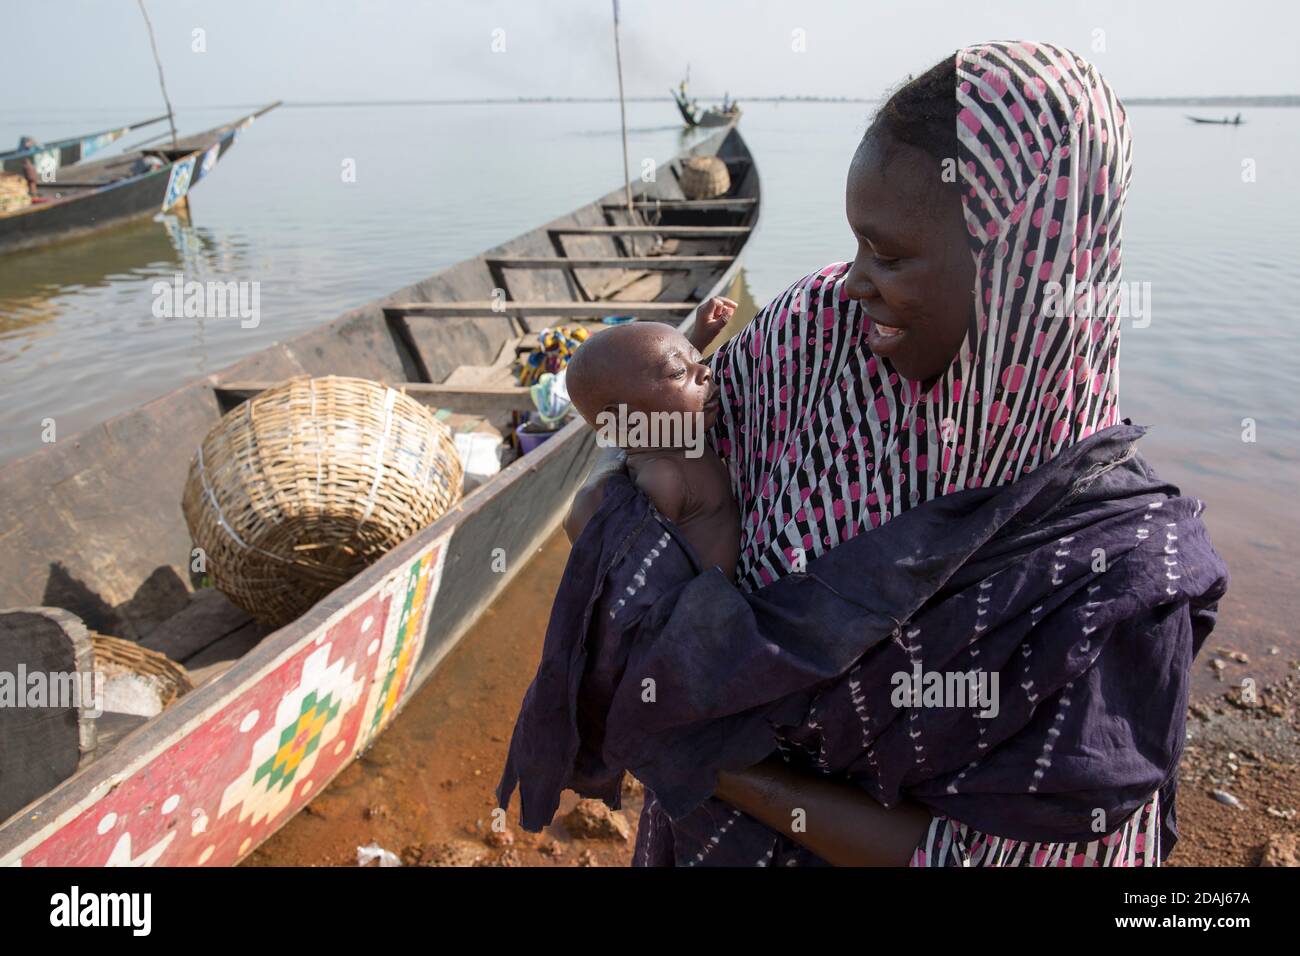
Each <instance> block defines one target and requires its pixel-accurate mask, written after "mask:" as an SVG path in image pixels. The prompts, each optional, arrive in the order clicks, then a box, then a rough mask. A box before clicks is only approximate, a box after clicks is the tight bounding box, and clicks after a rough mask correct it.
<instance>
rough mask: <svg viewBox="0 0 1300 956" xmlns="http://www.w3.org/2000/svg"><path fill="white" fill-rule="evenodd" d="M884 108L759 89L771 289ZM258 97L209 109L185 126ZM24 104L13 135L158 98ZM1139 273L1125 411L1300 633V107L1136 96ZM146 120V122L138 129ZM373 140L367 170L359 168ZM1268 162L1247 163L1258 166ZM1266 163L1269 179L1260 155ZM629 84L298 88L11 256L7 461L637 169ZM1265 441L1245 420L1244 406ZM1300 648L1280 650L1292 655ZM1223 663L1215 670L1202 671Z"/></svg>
mask: <svg viewBox="0 0 1300 956" xmlns="http://www.w3.org/2000/svg"><path fill="white" fill-rule="evenodd" d="M870 109H871V107H870V106H869V105H865V104H767V103H762V104H750V105H748V106H747V107H746V109H745V116H744V119H743V121H742V125H741V129H742V132H743V133H744V135H745V137H746V140H747V141H748V143H749V145H750V148H751V149H752V150H753V152H754V154H755V157H756V159H757V162H758V164H759V171H760V174H761V177H762V181H763V213H762V223H761V225H760V227H759V230H758V233H757V234H756V235H755V237H754V239H753V240H752V242H751V244H750V247H749V249H748V250H747V251H746V253H745V265H746V270H745V279H746V281H747V283H748V286H749V291H750V292H751V293H752V295H753V297H754V299H755V300H756V301H757V302H759V303H760V304H761V303H763V302H765V301H766V300H767V299H769V298H770V297H772V296H773V295H775V294H777V293H778V292H780V291H781V290H782V289H783V288H784V287H785V286H786V285H788V284H789V283H790V282H791V281H793V280H794V279H796V278H798V277H800V276H802V275H804V274H806V273H807V272H809V271H811V270H812V269H814V268H817V267H819V266H822V265H825V264H826V263H828V262H833V261H837V260H840V259H844V258H847V257H851V256H852V252H853V243H852V240H851V237H850V234H849V230H848V227H847V226H846V224H845V222H844V217H843V185H844V175H845V171H846V169H847V165H848V161H849V158H850V156H851V154H852V152H853V148H854V146H855V144H856V142H857V140H858V138H859V137H860V136H861V134H862V131H863V129H864V128H865V125H866V121H867V118H868V114H869V111H870ZM240 112H241V111H240V110H239V109H225V110H190V111H185V112H182V113H181V114H180V115H179V117H178V125H179V127H180V128H181V130H182V131H183V132H184V131H191V130H198V129H204V128H207V127H210V126H214V125H217V124H218V123H221V122H224V121H226V120H228V119H231V118H233V117H234V116H237V115H239V114H240ZM149 114H150V110H149V109H147V108H140V109H137V110H134V111H130V112H124V113H122V114H116V115H115V114H108V113H93V114H89V113H76V112H67V113H60V114H57V115H51V116H49V117H46V118H45V119H44V120H43V121H42V122H40V123H31V122H30V120H29V118H27V117H23V116H20V115H18V114H17V113H16V112H15V111H14V110H12V109H8V108H4V109H0V144H10V143H16V142H17V139H18V136H19V135H21V134H22V133H32V134H34V135H36V136H38V137H41V138H43V139H54V138H58V137H60V136H65V135H71V134H73V133H78V132H85V131H90V130H94V129H101V128H104V127H108V126H111V125H113V124H115V123H118V122H123V121H129V120H132V119H138V118H139V117H140V116H145V115H149ZM628 114H629V115H628V121H629V125H630V126H631V129H632V132H631V157H632V162H633V165H634V168H635V167H637V166H639V163H640V160H641V158H642V157H654V158H657V159H660V160H662V159H666V158H667V157H669V156H671V155H672V154H674V153H675V152H677V151H678V150H679V149H680V148H681V146H682V143H683V139H682V133H681V131H680V130H679V128H678V126H677V125H676V122H675V115H674V109H673V106H672V104H671V103H661V104H660V103H656V104H648V103H634V104H630V105H629V107H628ZM1130 115H1131V117H1132V121H1133V125H1134V142H1135V169H1136V174H1135V179H1134V186H1133V191H1132V193H1131V198H1130V201H1129V207H1128V213H1127V219H1126V222H1125V225H1124V243H1125V274H1124V278H1125V280H1126V281H1129V282H1138V283H1149V284H1150V285H1149V289H1150V301H1149V306H1150V316H1149V319H1150V321H1149V324H1146V325H1145V327H1138V325H1140V324H1144V323H1146V319H1142V320H1140V322H1139V323H1138V324H1134V323H1132V322H1130V323H1128V324H1127V325H1126V327H1125V332H1124V340H1123V346H1122V351H1121V368H1122V376H1123V378H1122V390H1121V395H1122V398H1123V405H1122V407H1123V409H1124V413H1125V414H1126V415H1128V416H1130V417H1131V418H1133V419H1134V420H1135V421H1138V422H1141V423H1145V424H1149V425H1151V426H1152V430H1151V433H1150V435H1149V437H1148V439H1147V440H1146V442H1145V445H1146V452H1147V455H1148V457H1149V458H1150V459H1151V460H1152V462H1153V463H1154V464H1155V466H1156V467H1157V469H1158V470H1159V471H1160V472H1161V473H1162V474H1164V475H1166V476H1167V477H1169V478H1170V479H1172V480H1174V481H1176V482H1178V483H1179V484H1181V485H1182V486H1183V487H1184V490H1186V491H1188V492H1189V493H1192V494H1195V495H1197V496H1199V497H1201V498H1203V499H1205V500H1206V501H1207V502H1208V503H1209V506H1210V507H1209V511H1208V512H1207V520H1208V521H1209V523H1210V526H1211V530H1212V532H1213V534H1214V536H1215V541H1216V544H1217V545H1218V547H1219V549H1220V550H1221V551H1222V552H1223V553H1224V555H1225V557H1226V558H1227V559H1228V563H1229V566H1230V568H1231V569H1232V571H1233V573H1234V584H1233V593H1232V595H1231V597H1230V599H1229V601H1228V602H1227V604H1225V608H1224V623H1223V627H1222V629H1221V631H1220V632H1218V633H1217V634H1216V640H1219V641H1220V642H1221V643H1230V642H1233V641H1236V642H1238V643H1249V644H1250V645H1251V646H1252V647H1253V648H1255V649H1256V651H1257V653H1260V654H1261V655H1262V656H1263V657H1264V658H1265V659H1266V660H1265V663H1268V661H1267V658H1268V654H1267V648H1268V647H1269V646H1271V645H1272V644H1281V645H1283V647H1284V649H1290V648H1294V647H1295V646H1296V645H1295V644H1294V643H1293V639H1292V638H1291V637H1290V635H1291V633H1293V629H1292V626H1291V622H1292V621H1293V620H1295V619H1296V618H1297V616H1298V615H1300V599H1298V598H1297V594H1298V593H1300V589H1298V588H1297V583H1300V571H1298V570H1297V566H1296V561H1295V557H1296V553H1297V549H1296V545H1295V542H1296V540H1297V535H1298V534H1300V520H1298V519H1297V509H1296V507H1295V505H1294V504H1293V503H1292V498H1293V495H1294V492H1295V489H1296V488H1297V487H1300V420H1298V416H1297V413H1296V407H1297V406H1296V401H1295V396H1296V393H1297V387H1298V386H1300V314H1298V312H1300V309H1298V307H1297V305H1296V300H1295V299H1294V298H1293V295H1292V293H1293V292H1294V291H1295V290H1297V289H1298V288H1300V281H1298V280H1300V230H1298V229H1297V226H1296V223H1297V222H1300V164H1297V162H1296V160H1297V158H1300V110H1288V109H1269V108H1254V109H1250V110H1248V111H1247V112H1246V119H1247V123H1246V125H1244V126H1241V127H1238V128H1231V127H1197V126H1195V125H1193V124H1191V123H1189V122H1188V121H1187V120H1186V119H1185V118H1184V115H1183V110H1182V109H1181V108H1175V107H1133V108H1132V109H1131V110H1130ZM132 141H133V140H132V139H130V138H128V139H127V140H126V141H125V142H127V143H130V142H132ZM345 160H352V161H353V162H354V164H355V169H356V181H355V182H354V183H347V182H344V181H343V176H342V171H343V165H344V161H345ZM1243 164H1245V165H1243ZM1246 167H1249V168H1250V169H1253V181H1244V179H1243V170H1244V169H1245V168H1246ZM621 178H622V158H621V153H620V147H619V137H618V107H617V104H611V103H601V104H554V105H523V104H521V105H491V106H459V105H458V106H441V105H429V106H401V107H344V106H339V107H313V108H308V107H299V108H294V107H282V108H281V109H278V110H276V111H274V112H272V113H270V114H268V115H267V116H265V117H263V118H262V119H261V120H259V121H258V122H257V123H256V124H255V125H254V126H253V127H252V128H251V129H250V130H248V131H247V133H246V135H244V136H242V137H241V139H240V141H239V144H238V147H237V148H236V149H234V150H233V151H231V152H230V153H229V154H227V156H226V157H225V159H223V161H222V163H221V165H220V167H219V168H218V170H217V171H216V173H215V174H214V175H213V176H211V177H210V178H209V179H207V180H205V181H204V182H203V183H202V185H201V186H199V187H198V188H197V189H196V191H195V193H194V194H193V196H192V197H191V206H192V217H191V221H190V222H182V221H181V220H179V219H177V218H175V217H163V218H162V219H160V220H158V221H154V222H145V223H140V224H138V225H134V226H130V227H125V228H121V229H118V230H115V231H113V232H111V233H108V234H105V235H103V236H102V237H101V238H99V239H97V240H94V241H92V242H79V243H74V244H68V245H64V246H60V247H56V248H54V249H51V250H44V251H35V252H30V253H20V254H13V255H9V256H6V257H4V258H0V398H2V399H3V401H2V402H0V460H6V459H9V458H13V457H17V456H20V455H23V454H26V453H28V452H31V451H33V450H35V449H37V448H39V447H40V433H41V422H42V420H43V419H45V418H50V417H52V418H54V419H55V420H56V422H57V424H58V429H59V435H60V437H63V436H66V435H71V434H73V433H75V432H77V431H80V430H83V429H85V428H88V427H90V426H91V425H94V424H95V423H97V422H99V421H102V420H103V419H105V418H108V417H110V416H112V415H114V414H117V413H119V412H122V411H126V410H128V409H130V408H132V407H133V406H135V405H137V404H139V403H140V402H143V401H146V400H148V399H151V398H154V397H157V396H159V395H161V394H164V393H165V392H167V391H168V390H170V389H172V388H174V387H176V386H178V385H181V384H183V383H185V382H186V381H189V380H190V379H192V378H194V377H196V376H199V375H204V374H207V373H209V372H212V371H215V370H217V369H219V368H221V367H223V366H225V365H227V364H229V363H231V362H232V361H234V360H236V359H238V358H240V357H241V356H244V355H246V354H248V353H250V352H253V351H256V350H257V349H260V348H262V347H264V346H266V345H267V344H269V343H270V342H272V341H275V340H282V339H287V338H290V337H292V336H293V335H295V334H297V333H299V332H301V331H302V330H304V329H306V328H309V327H311V326H313V325H315V324H317V323H320V322H324V321H328V320H329V319H331V318H333V317H334V316H335V315H337V314H338V313H339V312H342V311H344V310H345V309H347V308H351V307H353V306H355V305H359V304H361V303H363V302H365V301H367V300H369V299H372V298H374V297H376V296H380V295H383V294H386V293H388V292H391V291H392V290H394V289H396V288H398V287H400V286H403V285H405V284H407V283H409V282H411V281H413V280H415V279H419V278H422V277H424V276H426V275H428V274H429V273H431V272H433V271H435V270H436V269H438V268H440V267H442V266H445V265H448V264H450V263H453V262H456V261H458V260H460V259H463V258H465V257H467V256H470V255H472V254H474V253H476V252H478V251H480V250H482V249H484V248H487V247H489V246H492V245H495V244H496V243H498V242H501V241H502V240H504V239H507V238H509V237H510V236H512V235H514V234H516V233H519V232H522V231H524V230H526V229H529V228H532V227H533V226H535V225H537V224H539V223H541V222H543V221H545V220H547V219H550V218H552V217H554V216H556V215H560V214H562V213H564V212H566V211H568V210H569V209H571V208H573V207H575V206H577V205H580V204H582V203H585V202H587V201H590V200H591V199H593V198H594V197H595V196H596V195H598V194H600V193H602V192H604V191H606V190H608V189H612V188H614V187H615V186H616V185H617V184H618V183H619V182H620V181H621ZM177 271H184V272H185V273H186V278H199V279H221V280H231V279H234V280H255V281H257V282H259V283H260V296H261V299H260V307H261V322H260V325H259V326H258V327H257V328H250V329H245V328H241V327H240V323H239V320H238V319H226V320H214V319H208V320H199V319H183V318H178V319H156V318H154V316H153V313H152V302H153V293H152V285H153V283H154V282H155V281H157V280H159V279H167V278H170V276H171V275H172V274H173V273H174V272H177ZM1246 419H1250V420H1251V421H1253V423H1254V430H1255V439H1256V440H1255V441H1253V442H1250V441H1243V428H1244V426H1243V422H1244V420H1246ZM1287 657H1288V655H1287V654H1285V653H1284V654H1281V655H1279V657H1277V658H1275V659H1276V660H1277V662H1278V664H1279V665H1280V664H1281V662H1282V660H1283V659H1285V658H1287ZM1202 676H1203V675H1202Z"/></svg>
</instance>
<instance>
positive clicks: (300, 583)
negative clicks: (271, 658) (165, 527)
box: [182, 376, 464, 627]
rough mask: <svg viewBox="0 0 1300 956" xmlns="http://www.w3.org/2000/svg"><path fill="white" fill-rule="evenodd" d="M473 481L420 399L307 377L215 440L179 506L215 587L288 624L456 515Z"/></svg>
mask: <svg viewBox="0 0 1300 956" xmlns="http://www.w3.org/2000/svg"><path fill="white" fill-rule="evenodd" d="M463 477H464V476H463V469H462V466H461V462H460V458H459V456H458V455H457V454H456V443H455V441H454V439H453V438H452V435H451V430H450V429H449V428H447V426H446V425H444V424H442V423H441V422H439V421H438V420H437V419H435V418H434V417H433V413H432V412H431V411H430V410H429V409H427V408H425V407H424V406H423V405H421V404H420V403H419V402H417V401H415V399H413V398H409V397H408V396H406V395H403V394H401V393H400V392H397V391H395V390H394V389H391V388H389V387H388V386H386V385H383V384H380V383H378V382H371V381H368V380H366V379H360V378H341V377H335V376H328V377H326V378H308V377H306V376H300V377H298V378H292V379H290V380H288V381H287V382H284V383H282V384H280V385H278V386H276V387H275V388H272V389H268V390H267V391H265V392H262V393H261V394H260V395H258V396H256V397H254V398H252V399H250V400H249V401H247V402H245V403H244V404H242V405H240V406H239V407H238V408H236V409H234V410H232V411H231V412H230V413H229V414H227V415H226V416H225V417H224V418H223V419H222V420H221V421H220V423H218V424H217V426H216V427H215V428H213V429H212V431H211V432H209V433H208V436H207V438H205V439H204V440H203V445H202V446H201V447H200V449H199V451H198V453H197V454H196V455H195V456H194V460H193V461H192V462H191V463H190V474H189V480H188V481H186V483H185V496H184V499H183V500H182V509H183V510H184V512H185V521H186V524H188V525H189V529H190V535H191V537H192V538H193V540H194V544H195V545H196V546H197V547H199V548H202V549H203V550H204V552H206V558H207V570H208V573H209V574H211V576H212V583H213V584H214V585H215V586H216V587H217V589H218V590H220V591H222V592H223V593H224V594H225V595H226V596H227V597H228V598H230V600H231V601H233V602H234V603H235V604H238V605H239V606H240V607H242V608H244V609H245V610H247V611H248V612H249V613H251V614H252V615H253V616H254V617H256V618H257V619H258V620H259V621H261V622H262V623H264V624H267V625H269V626H271V627H280V626H283V625H285V624H287V623H289V622H290V621H292V620H294V619H295V618H297V617H298V616H299V615H301V614H302V613H303V612H304V611H306V610H307V609H308V608H310V607H311V606H312V605H314V604H315V603H316V602H317V601H319V600H320V599H321V598H323V597H324V596H325V595H326V594H328V593H329V592H330V591H333V590H334V589H335V588H336V587H338V586H339V585H340V584H342V583H343V582H345V581H347V580H348V579H349V578H351V577H352V576H353V575H355V574H357V573H358V572H359V571H361V570H363V569H364V568H366V567H368V566H369V565H370V564H372V563H373V562H374V561H376V560H378V559H379V558H380V557H381V556H382V555H383V554H384V553H385V552H387V551H388V550H390V549H391V548H392V547H394V546H395V545H397V544H398V543H400V542H402V541H404V540H405V539H406V538H408V537H410V536H411V535H412V534H414V533H415V532H417V531H419V530H420V529H421V528H423V527H425V526H427V525H429V524H430V523H432V522H433V521H434V520H435V519H437V518H438V517H439V516H441V515H442V514H443V513H444V512H446V511H447V509H449V508H450V507H451V506H452V505H454V504H455V503H456V502H457V501H458V500H460V495H461V487H462V481H463Z"/></svg>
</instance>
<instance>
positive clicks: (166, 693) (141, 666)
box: [90, 631, 194, 707]
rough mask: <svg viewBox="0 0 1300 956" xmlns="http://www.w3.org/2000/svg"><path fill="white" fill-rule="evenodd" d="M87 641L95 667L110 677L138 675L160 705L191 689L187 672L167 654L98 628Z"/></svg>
mask: <svg viewBox="0 0 1300 956" xmlns="http://www.w3.org/2000/svg"><path fill="white" fill-rule="evenodd" d="M90 643H91V649H92V651H93V653H94V655H95V670H97V671H102V672H103V673H104V675H105V676H106V677H107V679H109V680H113V679H114V678H120V677H132V676H134V677H139V678H141V679H142V680H143V681H145V682H146V683H147V684H149V685H150V689H151V690H153V691H154V692H155V693H156V694H157V695H158V702H159V704H160V705H161V706H162V707H167V706H168V705H169V704H171V702H172V701H174V700H175V699H176V698H177V697H180V696H181V695H182V694H185V693H188V692H189V691H192V690H193V689H194V682H193V681H191V680H190V675H189V672H188V671H186V670H185V668H184V667H182V666H181V665H180V664H177V663H176V662H175V661H174V660H172V659H171V658H170V657H168V656H167V655H166V654H159V653H158V652H157V651H151V650H148V649H147V648H144V647H141V646H140V645H139V644H137V643H136V642H135V641H126V640H123V639H122V638H120V637H109V636H108V635H107V634H100V633H99V632H98V631H91V632H90Z"/></svg>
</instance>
